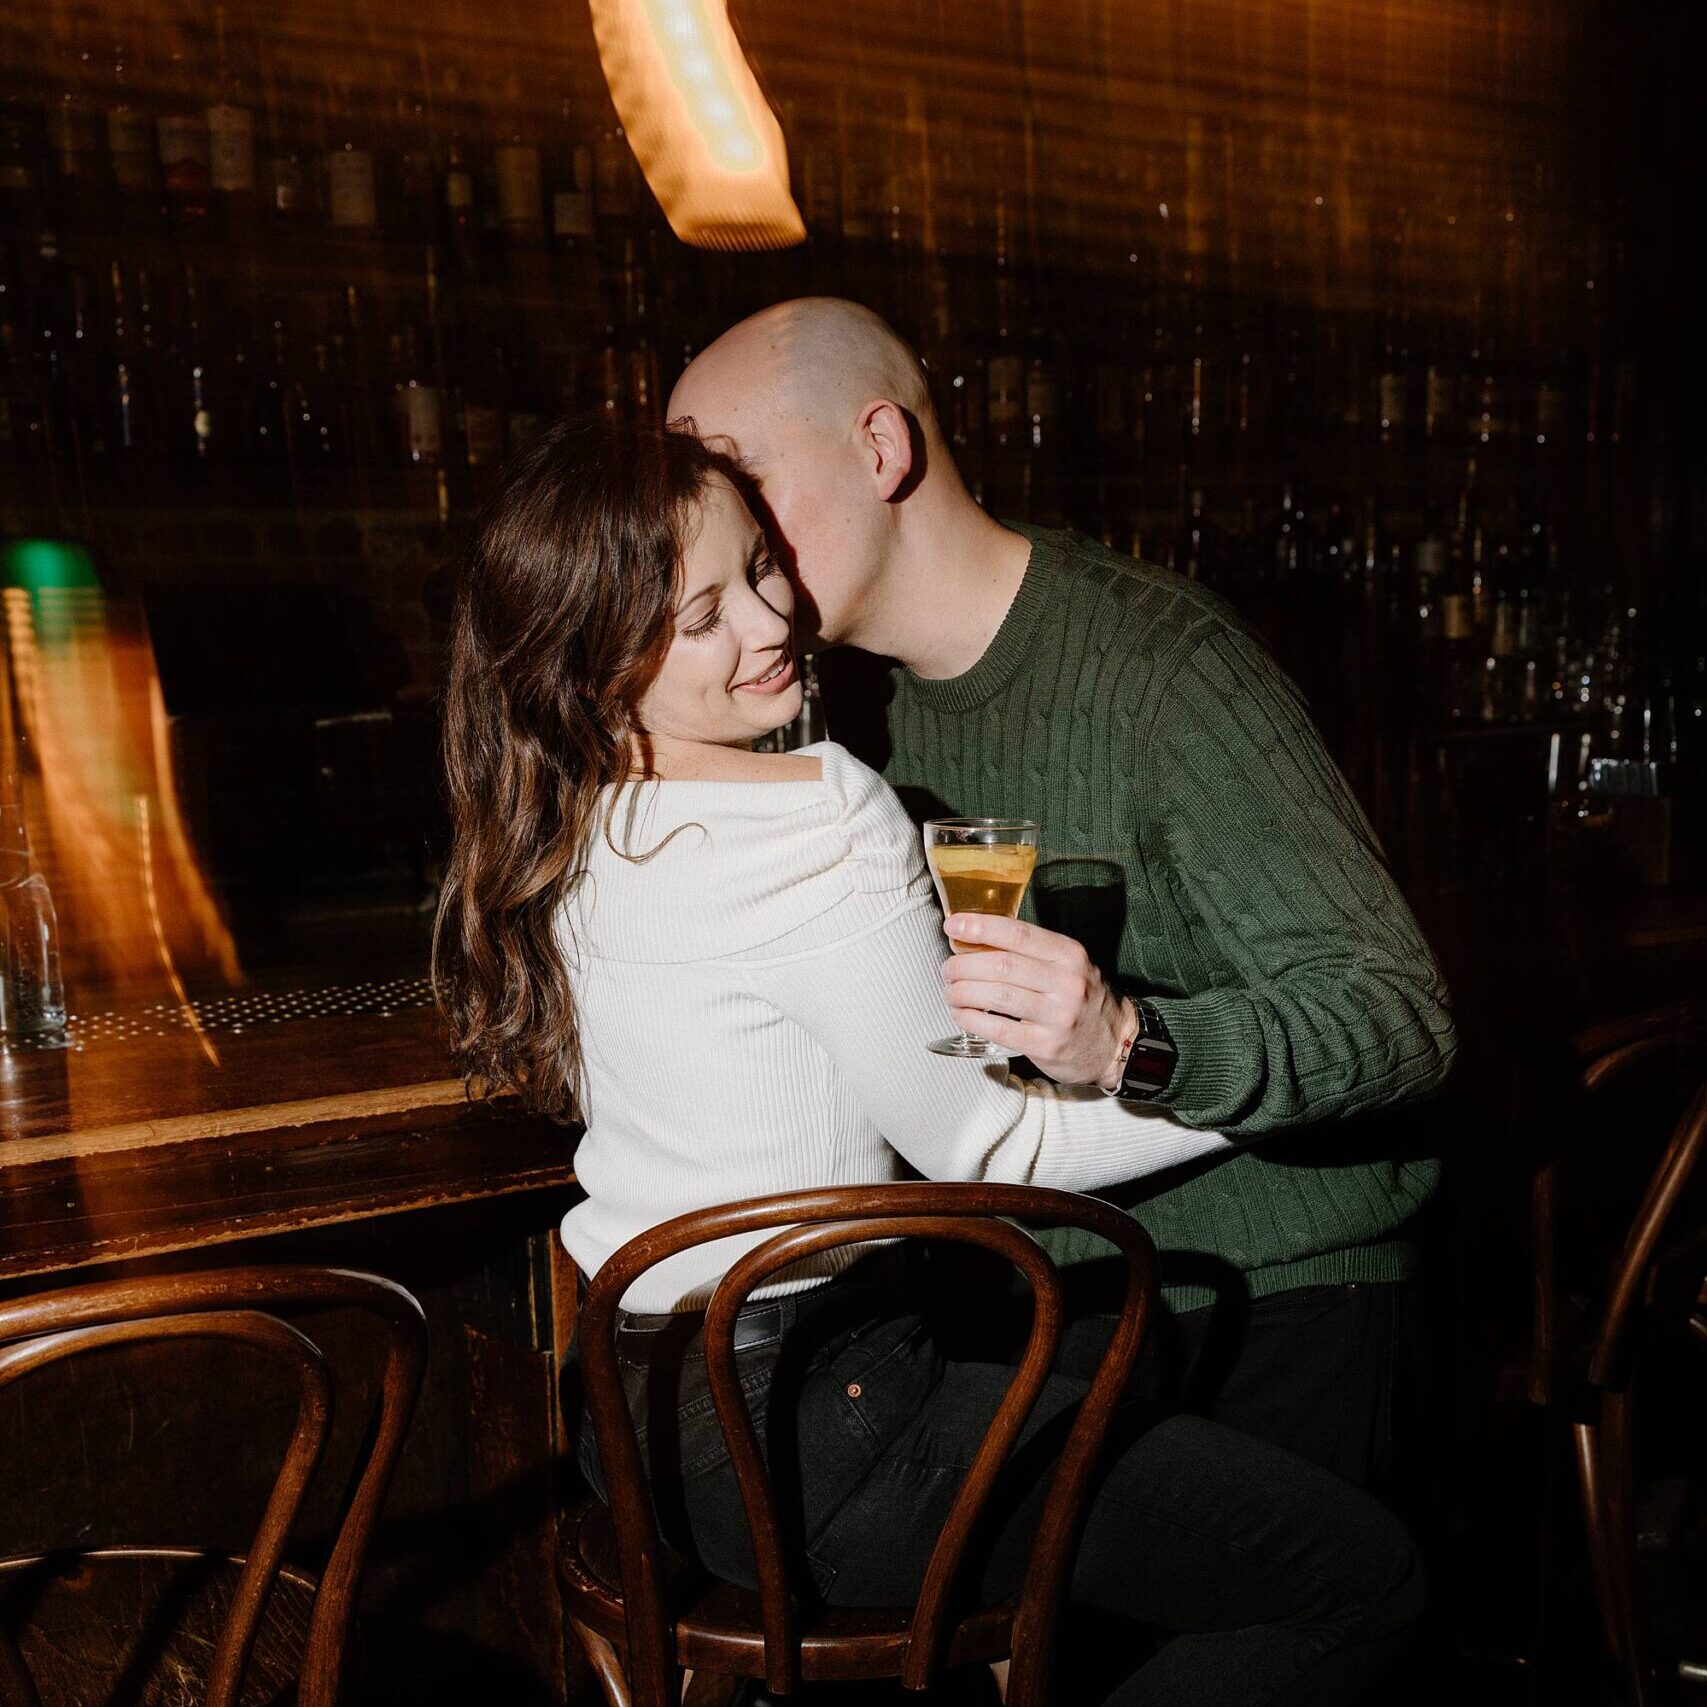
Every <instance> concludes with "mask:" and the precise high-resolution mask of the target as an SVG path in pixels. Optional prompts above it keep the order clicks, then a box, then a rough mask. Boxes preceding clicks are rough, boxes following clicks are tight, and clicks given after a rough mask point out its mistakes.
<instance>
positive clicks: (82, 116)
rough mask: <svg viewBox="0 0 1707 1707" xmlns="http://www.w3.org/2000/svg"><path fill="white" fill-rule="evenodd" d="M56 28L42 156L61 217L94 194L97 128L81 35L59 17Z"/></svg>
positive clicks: (91, 70) (89, 69)
mask: <svg viewBox="0 0 1707 1707" xmlns="http://www.w3.org/2000/svg"><path fill="white" fill-rule="evenodd" d="M55 24H56V27H55V31H54V41H53V46H52V50H51V51H52V59H51V64H52V71H51V75H52V77H53V83H52V85H51V93H52V98H51V99H50V100H49V101H48V103H47V114H46V118H47V152H48V164H49V167H50V168H51V170H52V173H53V179H54V191H55V195H56V197H57V199H58V204H59V207H60V210H61V213H62V216H63V213H64V212H66V211H68V210H69V209H70V208H71V207H72V206H74V205H76V204H78V203H81V202H84V201H86V200H88V199H89V198H90V197H91V196H92V194H93V192H94V189H95V173H96V166H97V163H98V161H99V158H100V128H101V127H100V120H99V117H98V115H97V112H96V108H95V101H94V88H93V82H94V77H93V73H94V66H93V63H92V60H91V56H90V53H89V50H88V48H87V46H85V44H84V41H83V38H82V35H81V32H80V31H78V30H77V29H76V28H74V26H73V25H72V24H71V22H70V21H69V20H67V19H65V18H63V17H60V18H57V19H56V21H55Z"/></svg>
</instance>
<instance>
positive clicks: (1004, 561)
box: [669, 298, 1455, 1483]
mask: <svg viewBox="0 0 1707 1707" xmlns="http://www.w3.org/2000/svg"><path fill="white" fill-rule="evenodd" d="M669 413H670V416H671V417H672V418H677V417H683V416H685V417H691V418H692V420H693V422H694V423H695V424H696V425H697V427H698V428H699V430H700V431H701V432H702V433H705V434H708V435H721V436H726V437H727V438H729V439H731V440H732V441H733V442H734V445H735V447H736V449H737V451H738V452H739V454H740V455H741V456H742V458H743V459H744V460H745V462H746V463H747V465H748V467H749V468H750V470H751V472H752V473H753V475H754V477H755V478H756V480H757V481H758V483H759V487H760V490H761V493H762V496H763V500H764V504H765V506H766V507H767V508H768V510H769V512H770V514H769V523H770V525H771V526H772V528H773V530H774V532H775V533H776V535H777V536H778V542H779V544H780V546H781V547H782V549H783V551H784V554H785V556H786V557H787V558H788V560H789V561H790V562H791V563H792V566H793V568H794V570H795V573H796V576H797V579H798V581H799V583H800V586H801V589H802V591H803V593H804V595H805V598H804V601H803V602H804V604H805V606H806V607H807V608H808V610H809V611H810V613H811V615H812V620H813V622H814V625H815V627H816V644H818V645H820V646H855V647H860V648H863V649H864V650H865V651H867V652H872V653H876V654H878V655H880V656H882V657H887V658H891V659H894V660H897V667H896V669H895V671H894V677H893V692H892V697H891V700H890V704H889V708H888V714H887V717H888V735H889V746H890V755H889V758H888V762H887V764H886V767H885V774H886V775H887V776H888V778H889V780H890V781H891V782H892V783H893V784H895V785H896V786H897V787H898V788H900V789H902V790H903V792H904V793H905V792H906V791H909V790H911V791H914V793H915V794H916V795H917V796H922V797H923V798H925V799H927V800H929V801H931V802H933V803H934V805H935V807H936V808H938V809H941V808H946V809H949V810H951V811H953V812H955V813H961V814H976V815H990V816H1002V817H1027V818H1034V819H1036V820H1038V821H1039V822H1040V823H1041V825H1042V827H1043V843H1044V848H1043V855H1042V863H1041V864H1040V866H1039V870H1038V874H1037V877H1036V879H1035V881H1034V884H1033V892H1032V899H1033V901H1035V902H1036V904H1037V905H1038V906H1039V907H1041V908H1048V907H1050V906H1051V905H1054V906H1056V907H1057V909H1058V910H1057V912H1056V914H1055V915H1054V916H1055V917H1056V919H1057V922H1059V921H1060V919H1062V918H1065V917H1069V916H1070V917H1071V918H1072V919H1073V920H1074V921H1075V922H1074V923H1073V926H1072V928H1073V929H1074V930H1075V931H1076V933H1077V935H1076V937H1075V936H1070V935H1067V934H1063V933H1060V932H1055V931H1049V930H1045V929H1043V928H1041V927H1040V926H1039V925H1037V924H1034V923H1029V922H1022V921H1011V922H1010V921H1007V920H1002V919H991V918H979V917H959V916H957V917H955V918H952V919H950V920H949V921H948V922H947V928H949V930H950V932H951V934H952V935H953V936H954V937H955V938H956V939H957V940H960V941H972V942H977V943H979V944H981V945H982V946H983V947H984V948H985V950H986V952H983V953H978V954H956V955H954V956H952V957H951V958H950V959H949V960H948V961H947V962H946V964H945V967H944V980H945V989H946V992H947V996H948V1001H949V1006H950V1009H951V1012H952V1013H953V1016H954V1018H955V1019H956V1020H957V1021H958V1022H959V1023H960V1024H962V1025H963V1026H965V1027H966V1029H968V1030H970V1031H972V1032H975V1033H977V1034H978V1035H980V1036H982V1037H987V1038H990V1039H992V1040H994V1041H996V1042H999V1043H1004V1044H1008V1045H1010V1046H1012V1047H1013V1048H1015V1049H1016V1050H1018V1051H1020V1052H1022V1053H1023V1054H1025V1055H1026V1056H1028V1057H1029V1058H1030V1059H1031V1060H1032V1061H1033V1062H1034V1063H1035V1064H1036V1065H1037V1066H1039V1067H1041V1068H1042V1069H1043V1070H1044V1071H1046V1072H1048V1073H1049V1074H1050V1075H1051V1076H1052V1077H1054V1078H1056V1079H1058V1080H1061V1081H1062V1082H1066V1083H1080V1084H1089V1083H1093V1082H1094V1083H1097V1084H1100V1085H1101V1086H1102V1088H1103V1089H1104V1090H1105V1091H1108V1092H1109V1093H1110V1094H1116V1095H1122V1096H1128V1097H1132V1098H1134V1099H1138V1100H1144V1101H1152V1102H1158V1103H1163V1104H1166V1105H1167V1106H1168V1107H1170V1108H1171V1109H1172V1110H1173V1111H1174V1113H1175V1114H1176V1115H1177V1116H1178V1117H1179V1118H1180V1119H1182V1120H1184V1121H1186V1122H1188V1123H1190V1124H1193V1125H1198V1126H1202V1127H1205V1128H1209V1129H1212V1130H1217V1131H1221V1132H1224V1133H1227V1134H1229V1135H1231V1136H1236V1137H1238V1138H1240V1139H1243V1140H1246V1141H1248V1147H1246V1148H1244V1149H1242V1150H1241V1151H1239V1152H1238V1153H1236V1154H1235V1155H1234V1156H1233V1157H1232V1158H1231V1159H1228V1160H1224V1161H1221V1162H1220V1163H1219V1164H1218V1165H1214V1166H1208V1167H1204V1168H1200V1169H1199V1170H1197V1171H1195V1172H1192V1173H1189V1174H1188V1175H1187V1176H1186V1177H1182V1178H1174V1179H1164V1180H1162V1181H1161V1182H1159V1183H1158V1182H1156V1181H1147V1182H1145V1189H1144V1193H1143V1195H1142V1196H1141V1197H1140V1196H1139V1194H1138V1193H1137V1192H1136V1191H1134V1192H1133V1194H1132V1198H1133V1201H1132V1204H1131V1208H1132V1213H1133V1214H1134V1215H1136V1216H1137V1217H1138V1219H1139V1220H1140V1221H1141V1222H1142V1223H1143V1224H1144V1226H1145V1227H1146V1229H1147V1230H1148V1231H1149V1232H1150V1234H1151V1235H1152V1237H1153V1238H1154V1239H1155V1241H1156V1244H1157V1247H1158V1249H1159V1250H1160V1251H1161V1252H1162V1259H1163V1278H1164V1281H1165V1283H1166V1297H1167V1302H1168V1305H1169V1312H1170V1320H1169V1323H1168V1328H1169V1332H1168V1333H1167V1334H1165V1335H1164V1336H1162V1337H1163V1339H1164V1341H1165V1343H1166V1344H1167V1345H1169V1346H1170V1347H1171V1351H1170V1353H1169V1357H1168V1360H1167V1367H1166V1369H1165V1370H1164V1372H1163V1376H1162V1380H1163V1387H1164V1396H1166V1397H1167V1398H1169V1399H1170V1400H1171V1402H1175V1403H1180V1404H1186V1405H1189V1406H1190V1407H1191V1408H1194V1409H1198V1410H1201V1411H1203V1412H1204V1413H1205V1414H1207V1415H1209V1416H1211V1417H1213V1418H1215V1419H1216V1420H1218V1421H1222V1422H1226V1423H1229V1424H1231V1425H1233V1426H1235V1427H1239V1428H1243V1429H1245V1430H1246V1431H1247V1432H1251V1433H1256V1434H1259V1435H1263V1436H1266V1437H1267V1438H1269V1439H1272V1440H1274V1441H1276V1442H1278V1443H1279V1444H1281V1445H1285V1446H1288V1447H1291V1448H1292V1449H1293V1450H1295V1451H1298V1452H1300V1453H1302V1454H1303V1455H1305V1456H1306V1457H1310V1458H1313V1459H1314V1460H1316V1461H1317V1462H1318V1463H1321V1464H1324V1465H1326V1466H1327V1467H1328V1468H1330V1469H1334V1470H1337V1471H1338V1472H1340V1473H1341V1474H1342V1475H1345V1476H1347V1477H1348V1478H1350V1479H1351V1480H1354V1481H1357V1482H1360V1483H1367V1482H1369V1481H1371V1480H1378V1479H1379V1478H1380V1476H1381V1475H1382V1473H1383V1471H1384V1469H1385V1467H1386V1464H1385V1461H1386V1452H1387V1445H1388V1441H1389V1439H1390V1421H1391V1419H1390V1416H1389V1412H1388V1407H1389V1406H1390V1403H1391V1393H1392V1387H1393V1381H1394V1374H1395V1368H1394V1364H1395V1355H1396V1354H1395V1348H1396V1347H1397V1346H1398V1345H1399V1344H1400V1342H1401V1340H1402V1338H1403V1318H1404V1317H1405V1316H1406V1315H1407V1310H1406V1299H1405V1288H1404V1285H1403V1283H1404V1282H1405V1281H1406V1280H1407V1278H1408V1277H1409V1276H1410V1274H1411V1272H1412V1266H1413V1256H1414V1253H1413V1248H1412V1242H1411V1238H1410V1226H1411V1223H1412V1221H1413V1218H1414V1217H1415V1215H1416V1213H1417V1211H1418V1210H1419V1209H1420V1208H1421V1207H1422V1205H1423V1204H1424V1202H1425V1201H1426V1200H1427V1199H1428V1197H1429V1196H1430V1194H1431V1193H1432V1191H1433V1189H1434V1186H1435V1182H1436V1176H1437V1164H1436V1163H1435V1162H1434V1161H1432V1160H1431V1159H1428V1156H1427V1153H1426V1151H1425V1152H1423V1154H1422V1155H1421V1156H1419V1155H1418V1154H1416V1153H1415V1147H1414V1145H1413V1143H1412V1141H1411V1139H1410V1138H1409V1137H1408V1136H1407V1130H1406V1129H1407V1127H1408V1126H1409V1125H1410V1124H1412V1123H1409V1122H1407V1121H1406V1120H1405V1118H1404V1114H1405V1110H1404V1108H1403V1105H1407V1104H1411V1103H1414V1102H1415V1101H1416V1100H1417V1099H1420V1098H1422V1097H1424V1096H1425V1095H1427V1094H1428V1093H1429V1092H1431V1091H1432V1090H1434V1089H1435V1088H1436V1087H1437V1086H1438V1085H1439V1084H1440V1082H1441V1081H1442V1079H1443V1078H1444V1077H1445V1075H1446V1073H1447V1070H1448V1067H1449V1065H1450V1062H1451V1059H1452V1054H1453V1050H1454V1042H1455V1040H1454V1035H1453V1030H1452V1022H1451V1018H1450V1016H1449V1013H1448V1010H1447V997H1446V990H1445V987H1444V984H1443V982H1442V979H1441V975H1440V972H1439V969H1438V967H1437V966H1436V964H1435V961H1434V957H1433V955H1432V954H1431V953H1430V951H1429V948H1428V945H1427V943H1426V942H1425V941H1424V940H1423V937H1422V934H1421V932H1420V931H1419V930H1418V928H1417V926H1416V923H1415V921H1414V919H1413V918H1412V916H1411V913H1410V911H1409V909H1408V908H1407V907H1406V905H1405V902H1404V900H1403V898H1402V897H1401V896H1400V894H1399V892H1398V889H1397V887H1396V886H1395V885H1394V883H1393V880H1392V878H1391V876H1390V875H1389V873H1388V871H1387V868H1386V865H1385V863H1384V861H1383V859H1382V855H1381V852H1380V849H1379V848H1378V846H1377V844H1376V841H1375V837H1374V834H1373V832H1372V831H1371V829H1370V827H1369V825H1368V823H1367V821H1366V820H1365V818H1364V816H1363V813H1362V812H1361V811H1360V809H1359V808H1358V806H1357V804H1356V802H1355V801H1354V800H1353V798H1352V796H1351V794H1350V792H1349V790H1348V789H1347V787H1346V785H1345V783H1344V781H1343V780H1342V778H1341V777H1340V775H1339V772H1338V771H1337V770H1336V768H1335V767H1334V764H1333V762H1332V760H1331V759H1329V757H1328V755H1327V753H1326V752H1325V751H1324V749H1323V746H1322V743H1321V740H1320V738H1319V736H1318V735H1317V733H1316V731H1315V729H1314V727H1313V726H1312V724H1311V722H1310V720H1309V717H1308V715H1307V713H1306V711H1305V709H1304V707H1303V705H1302V703H1301V701H1300V699H1299V697H1298V694H1297V692H1296V690H1295V689H1294V688H1293V687H1292V685H1291V683H1290V682H1289V681H1288V680H1287V679H1286V677H1285V676H1284V675H1283V674H1282V673H1281V671H1280V670H1279V668H1278V667H1277V666H1276V665H1275V663H1274V662H1273V660H1272V659H1271V658H1270V657H1269V655H1268V653H1267V652H1266V651H1265V650H1264V648H1263V646H1262V645H1261V643H1260V642H1259V641H1258V640H1257V639H1256V638H1255V636H1254V635H1253V634H1252V632H1251V631H1250V629H1249V628H1248V627H1246V625H1245V624H1244V623H1243V622H1241V621H1240V619H1239V618H1238V617H1237V616H1236V615H1235V614H1234V613H1233V612H1232V610H1231V609H1229V607H1228V606H1227V605H1226V604H1224V603H1223V602H1222V601H1221V600H1220V599H1218V598H1216V597H1215V596H1214V595H1213V594H1210V593H1208V592H1206V591H1205V590H1204V589H1203V588H1201V587H1199V586H1198V585H1196V584H1195V583H1194V582H1191V581H1188V580H1186V579H1184V578H1183V577H1181V576H1178V575H1175V574H1173V573H1172V572H1170V571H1168V570H1164V569H1159V568H1155V567H1153V566H1151V565H1149V564H1146V563H1139V562H1134V561H1132V560H1131V559H1128V558H1123V557H1118V556H1116V555H1114V554H1113V553H1111V552H1108V551H1106V550H1104V549H1103V548H1101V547H1100V546H1098V545H1095V544H1093V543H1091V542H1090V541H1088V540H1086V539H1084V538H1082V537H1079V536H1077V535H1074V534H1071V533H1067V532H1057V531H1051V530H1047V529H1041V528H1034V527H1029V526H1019V525H1013V526H1010V525H1007V524H1005V523H1003V522H1001V521H999V520H997V519H996V518H995V517H993V516H990V515H988V514H986V513H985V512H984V511H983V510H982V509H981V508H980V507H979V506H978V504H977V503H976V502H975V501H974V500H973V498H972V496H971V495H970V493H969V492H968V491H967V489H966V486H965V484H964V482H963V481H962V480H961V478H960V475H959V472H958V470H957V469H956V468H955V466H954V461H953V458H952V456H951V455H950V452H949V448H948V445H947V442H946V441H945V438H944V435H943V432H942V430H941V428H940V426H939V425H938V422H937V419H936V416H935V413H934V412H933V410H932V407H931V399H930V390H929V386H928V385H927V383H926V376H925V373H924V371H923V368H922V366H921V364H920V362H919V359H918V357H917V356H916V355H915V354H914V353H913V351H912V350H910V349H909V348H908V347H907V346H906V344H904V343H903V342H902V341H901V340H900V339H899V338H898V337H897V336H896V335H895V334H894V333H893V332H892V331H891V330H890V328H889V327H888V326H887V325H886V324H885V323H884V322H883V321H882V320H881V319H879V318H878V317H877V316H876V315H875V314H872V313H871V312H870V311H869V310H867V309H865V308H862V307H860V306H858V305H857V304H855V303H850V302H842V301H837V300H833V299H828V298H808V299H805V300H801V301H795V302H786V303H782V304H780V305H779V306H777V307H774V308H771V309H767V310H766V311H764V312H763V313H761V314H757V315H755V316H753V317H752V318H751V319H749V320H745V321H743V322H741V323H740V324H739V325H737V326H735V327H734V328H732V329H731V330H730V331H728V332H726V333H725V334H724V335H723V336H722V337H721V338H719V339H718V340H717V341H716V342H715V343H713V344H711V345H710V346H709V347H708V348H707V349H706V350H705V351H703V352H702V353H701V354H700V355H699V356H697V357H696V358H695V359H694V360H693V361H692V362H691V363H690V365H689V366H688V368H687V370H686V372H685V373H684V374H683V376H682V378H681V380H680V382H679V383H678V384H677V386H676V388H675V391H674V393H673V394H672V396H671V399H670V407H669ZM830 710H831V716H832V719H834V715H835V708H834V707H833V706H832V707H831V708H830ZM1045 916H1046V917H1048V916H1050V915H1049V914H1048V913H1047V912H1046V914H1045ZM1054 1248H1055V1254H1056V1255H1057V1257H1058V1258H1059V1259H1060V1260H1062V1261H1063V1262H1064V1263H1067V1264H1070V1265H1079V1266H1077V1268H1076V1271H1075V1275H1074V1278H1075V1282H1076V1289H1077V1290H1078V1291H1079V1292H1080V1293H1081V1294H1082V1295H1083V1296H1084V1297H1085V1298H1088V1299H1089V1300H1090V1301H1091V1302H1092V1304H1093V1305H1094V1304H1095V1301H1096V1299H1097V1297H1098V1285H1099V1277H1098V1272H1097V1271H1098V1264H1097V1262H1096V1258H1097V1256H1098V1255H1099V1254H1100V1253H1098V1252H1096V1251H1094V1250H1091V1249H1085V1248H1080V1246H1079V1245H1077V1244H1076V1243H1074V1242H1072V1241H1071V1240H1061V1241H1057V1242H1056V1244H1055V1247H1054Z"/></svg>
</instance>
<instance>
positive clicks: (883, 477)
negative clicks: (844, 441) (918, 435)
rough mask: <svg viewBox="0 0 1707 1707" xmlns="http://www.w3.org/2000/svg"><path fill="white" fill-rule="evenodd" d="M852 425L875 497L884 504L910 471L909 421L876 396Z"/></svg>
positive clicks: (903, 412)
mask: <svg viewBox="0 0 1707 1707" xmlns="http://www.w3.org/2000/svg"><path fill="white" fill-rule="evenodd" d="M856 426H857V431H858V433H859V436H860V447H861V450H862V451H863V452H864V454H865V456H866V458H867V466H868V467H869V468H870V470H871V475H872V478H873V480H874V481H875V482H876V485H877V494H878V496H879V497H880V498H882V499H883V501H884V502H885V503H887V502H888V501H889V500H890V499H891V498H893V497H894V496H895V495H896V494H897V493H898V492H900V491H902V490H904V489H905V487H906V485H907V477H908V476H909V475H910V474H911V473H912V472H913V423H912V418H911V417H910V416H909V415H908V413H907V411H906V410H905V409H903V408H902V407H901V405H900V404H899V403H891V402H890V401H889V400H888V399H887V398H881V397H880V398H876V399H874V400H873V401H872V402H870V403H868V404H866V406H865V407H864V408H863V409H862V410H861V411H860V413H859V420H858V422H857V423H856Z"/></svg>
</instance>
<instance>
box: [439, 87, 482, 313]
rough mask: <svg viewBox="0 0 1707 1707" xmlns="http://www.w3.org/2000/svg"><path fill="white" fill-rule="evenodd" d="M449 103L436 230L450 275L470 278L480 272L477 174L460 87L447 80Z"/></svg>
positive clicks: (458, 277) (465, 278) (464, 278)
mask: <svg viewBox="0 0 1707 1707" xmlns="http://www.w3.org/2000/svg"><path fill="white" fill-rule="evenodd" d="M446 90H447V98H448V100H449V101H450V102H451V106H450V111H449V115H448V118H447V119H446V127H447V134H446V136H445V144H444V167H443V171H442V173H441V174H440V182H439V229H440V231H441V232H442V233H443V239H442V241H443V245H444V251H445V263H446V267H447V270H448V271H449V273H450V274H451V276H452V277H453V278H457V279H463V280H470V279H473V278H474V277H475V276H476V275H477V274H478V273H479V271H480V263H479V254H480V217H479V210H478V205H477V192H476V186H477V181H478V177H479V172H478V168H477V164H476V162H475V158H474V144H473V142H472V141H471V140H470V138H469V136H468V134H467V118H466V114H465V113H464V111H463V106H462V95H461V86H460V84H459V83H458V82H457V81H456V80H455V79H454V78H450V79H447V82H446Z"/></svg>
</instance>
